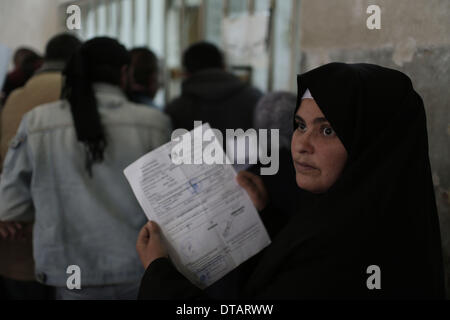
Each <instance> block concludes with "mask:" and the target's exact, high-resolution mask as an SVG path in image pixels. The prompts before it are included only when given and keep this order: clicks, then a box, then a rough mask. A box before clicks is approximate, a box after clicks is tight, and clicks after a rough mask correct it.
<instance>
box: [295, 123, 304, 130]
mask: <svg viewBox="0 0 450 320" xmlns="http://www.w3.org/2000/svg"><path fill="white" fill-rule="evenodd" d="M297 129H299V130H300V131H305V130H306V124H304V123H303V122H297Z"/></svg>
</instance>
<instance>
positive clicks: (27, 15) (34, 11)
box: [0, 0, 65, 54]
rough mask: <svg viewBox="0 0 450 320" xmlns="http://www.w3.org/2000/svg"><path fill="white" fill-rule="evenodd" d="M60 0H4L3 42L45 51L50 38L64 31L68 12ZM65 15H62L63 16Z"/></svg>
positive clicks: (0, 16) (0, 7)
mask: <svg viewBox="0 0 450 320" xmlns="http://www.w3.org/2000/svg"><path fill="white" fill-rule="evenodd" d="M59 4H60V2H59V1H56V0H0V43H2V44H4V45H5V46H7V47H9V48H10V49H12V50H15V49H16V48H18V47H20V46H27V47H31V48H33V49H35V50H37V51H38V52H39V53H41V54H43V53H44V49H45V45H46V43H47V41H48V40H49V39H50V38H51V37H52V36H53V35H55V34H56V33H59V32H62V31H64V24H63V23H64V21H65V15H62V14H63V13H60V12H59V11H58V7H59ZM61 15H62V16H61Z"/></svg>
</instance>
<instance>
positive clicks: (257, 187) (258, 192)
mask: <svg viewBox="0 0 450 320" xmlns="http://www.w3.org/2000/svg"><path fill="white" fill-rule="evenodd" d="M237 182H238V184H239V185H240V186H241V187H242V188H244V189H245V191H247V193H248V195H249V197H250V199H251V200H252V202H253V205H254V206H255V207H256V209H257V210H258V211H262V210H264V209H265V208H266V207H267V204H268V203H269V194H268V193H267V190H266V187H265V186H264V182H263V181H262V179H261V178H260V177H258V176H257V175H255V174H253V173H250V172H248V171H241V172H239V174H238V176H237Z"/></svg>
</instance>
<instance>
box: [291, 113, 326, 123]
mask: <svg viewBox="0 0 450 320" xmlns="http://www.w3.org/2000/svg"><path fill="white" fill-rule="evenodd" d="M295 120H297V121H301V122H305V123H306V121H305V120H303V118H302V117H300V116H297V115H296V116H295ZM323 122H328V120H327V119H326V118H323V117H322V118H316V119H314V121H313V124H318V123H323Z"/></svg>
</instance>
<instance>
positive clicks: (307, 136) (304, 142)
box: [291, 99, 348, 193]
mask: <svg viewBox="0 0 450 320" xmlns="http://www.w3.org/2000/svg"><path fill="white" fill-rule="evenodd" d="M295 123H296V129H295V132H294V135H293V137H292V148H291V150H292V159H293V160H294V166H295V171H296V179H297V185H298V186H299V187H300V188H302V189H304V190H307V191H309V192H313V193H324V192H326V191H327V190H328V189H329V188H330V187H331V186H332V185H333V184H334V183H335V182H336V180H337V179H338V178H339V176H340V175H341V172H342V170H343V169H344V166H345V163H346V162H347V156H348V155H347V151H346V149H345V147H344V145H343V144H342V142H341V140H339V138H338V136H337V135H336V133H335V132H334V130H333V128H332V127H331V125H330V123H329V122H328V120H327V119H325V116H324V114H323V113H322V111H321V110H320V108H319V106H318V105H317V104H316V102H315V101H314V100H312V99H304V100H303V101H302V103H301V105H300V108H299V109H298V111H297V113H296V115H295Z"/></svg>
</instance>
